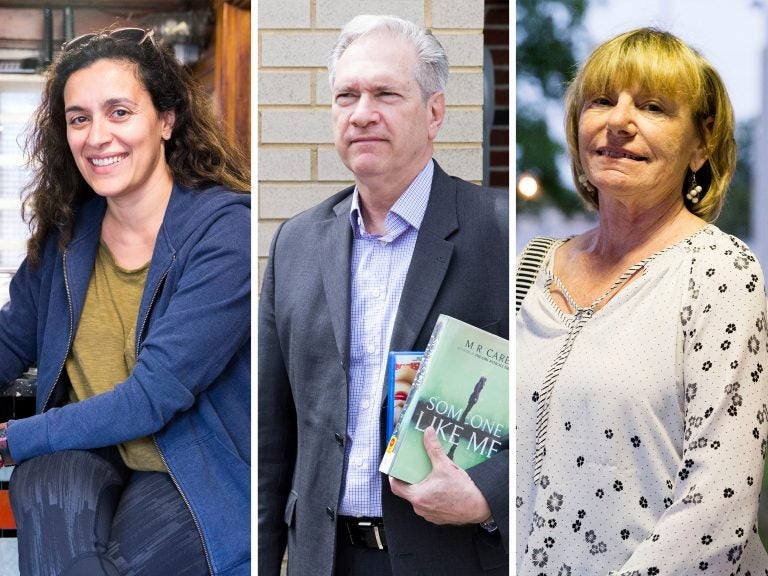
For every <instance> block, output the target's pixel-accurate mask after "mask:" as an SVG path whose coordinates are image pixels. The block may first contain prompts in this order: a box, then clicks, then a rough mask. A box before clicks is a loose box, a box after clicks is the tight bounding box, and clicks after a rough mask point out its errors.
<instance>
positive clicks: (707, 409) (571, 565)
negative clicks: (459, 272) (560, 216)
mask: <svg viewBox="0 0 768 576" xmlns="http://www.w3.org/2000/svg"><path fill="white" fill-rule="evenodd" d="M561 244H562V242H559V243H556V244H555V245H554V246H553V247H552V249H551V250H550V253H549V256H548V257H547V260H546V261H545V266H544V268H543V270H542V272H541V273H540V274H539V276H538V278H537V279H536V282H535V284H534V285H533V287H532V288H531V290H530V292H529V293H528V295H527V296H526V298H525V300H524V302H523V307H522V309H521V310H520V313H519V314H518V317H517V328H516V330H517V365H516V366H517V368H516V373H517V376H516V379H517V383H516V394H517V397H516V410H517V437H516V447H517V455H516V462H517V464H516V467H517V480H516V482H517V489H516V492H517V497H516V506H517V574H518V575H519V576H526V575H531V576H538V575H542V574H543V575H548V576H577V575H578V576H586V575H612V576H618V575H621V576H628V575H633V576H634V575H642V576H646V575H648V576H653V575H659V576H666V575H675V576H681V575H686V574H697V575H699V574H701V575H705V576H706V575H709V574H711V575H717V576H722V575H728V574H742V575H744V574H751V575H752V576H755V575H757V574H760V575H761V576H762V575H765V574H768V555H766V552H765V550H764V548H763V545H762V543H761V542H760V538H759V537H758V534H757V520H756V517H757V504H758V495H759V492H760V486H761V480H762V477H763V459H764V457H765V453H766V447H768V372H766V368H768V350H767V349H766V344H767V342H766V340H767V329H768V327H767V326H766V297H765V287H764V281H763V273H762V271H761V269H760V264H759V263H758V262H757V260H756V259H755V257H754V255H753V254H752V253H751V252H750V251H749V249H748V248H747V247H746V246H745V245H744V244H743V243H741V242H740V241H739V240H737V239H736V238H734V237H732V236H729V235H727V234H725V233H723V232H721V231H720V230H719V229H718V228H716V227H715V226H713V225H707V226H706V227H704V228H703V229H702V230H700V231H699V232H697V233H695V234H693V235H692V236H690V237H689V238H687V239H686V240H683V241H681V242H679V243H677V244H675V245H673V246H671V247H669V248H667V249H665V250H663V251H661V252H659V253H657V254H655V255H654V256H652V257H650V258H648V259H647V260H645V261H643V262H642V263H640V264H639V266H640V270H639V272H638V274H639V276H638V277H636V278H635V279H634V280H633V281H632V282H630V283H628V284H627V285H626V286H624V287H623V288H622V289H621V290H620V291H618V292H617V293H616V294H615V295H614V296H613V297H612V298H611V299H610V300H608V301H607V302H606V303H605V304H604V306H603V307H601V308H597V310H596V311H593V310H592V307H590V308H585V309H581V310H579V311H578V312H577V314H575V315H568V314H564V313H563V312H562V311H561V310H560V309H559V308H558V307H557V306H556V305H555V303H554V301H553V300H552V297H551V295H550V285H551V283H552V282H555V281H556V279H555V278H554V277H553V274H552V270H553V267H552V260H553V258H552V254H553V253H554V251H555V250H556V249H557V247H558V246H559V245H561ZM631 270H632V269H631ZM631 270H630V271H628V273H631ZM625 276H626V275H625Z"/></svg>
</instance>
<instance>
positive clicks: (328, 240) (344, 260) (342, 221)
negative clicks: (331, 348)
mask: <svg viewBox="0 0 768 576" xmlns="http://www.w3.org/2000/svg"><path fill="white" fill-rule="evenodd" d="M351 190H352V189H351V188H350V194H349V196H347V197H346V198H344V199H343V200H342V201H341V202H339V203H338V204H336V205H335V206H334V207H333V210H334V215H333V216H331V217H330V218H329V219H328V220H324V221H322V222H320V223H319V224H318V227H319V243H318V246H319V258H320V260H319V263H320V267H321V269H322V275H323V289H324V291H325V297H326V301H327V302H328V314H329V315H330V317H331V318H330V320H331V324H332V326H333V335H334V337H335V339H336V347H337V349H338V351H339V356H340V357H341V361H342V364H343V366H344V369H345V370H347V369H348V368H349V337H350V328H349V325H350V318H349V311H350V302H349V298H350V293H349V291H350V288H349V281H350V280H349V278H350V271H349V267H350V261H351V258H352V227H351V226H350V224H349V208H350V205H351V203H352V194H351Z"/></svg>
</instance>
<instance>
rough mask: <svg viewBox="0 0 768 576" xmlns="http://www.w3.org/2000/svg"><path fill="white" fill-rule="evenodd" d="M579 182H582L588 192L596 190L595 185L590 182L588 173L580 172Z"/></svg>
mask: <svg viewBox="0 0 768 576" xmlns="http://www.w3.org/2000/svg"><path fill="white" fill-rule="evenodd" d="M579 184H581V185H582V186H583V187H584V188H585V189H586V190H587V191H588V192H594V191H595V187H594V186H592V184H591V183H590V182H589V179H588V178H587V175H586V174H579Z"/></svg>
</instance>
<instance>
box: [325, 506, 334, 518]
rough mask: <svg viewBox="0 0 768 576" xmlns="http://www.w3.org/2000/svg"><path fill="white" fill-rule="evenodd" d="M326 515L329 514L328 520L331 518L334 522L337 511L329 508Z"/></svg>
mask: <svg viewBox="0 0 768 576" xmlns="http://www.w3.org/2000/svg"><path fill="white" fill-rule="evenodd" d="M325 513H326V514H328V518H330V519H331V520H334V519H335V518H336V511H335V510H334V509H333V508H331V507H330V506H328V507H327V508H326V509H325Z"/></svg>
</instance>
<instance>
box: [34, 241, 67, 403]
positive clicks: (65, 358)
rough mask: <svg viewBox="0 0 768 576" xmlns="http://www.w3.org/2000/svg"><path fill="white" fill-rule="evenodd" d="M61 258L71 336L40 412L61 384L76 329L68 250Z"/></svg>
mask: <svg viewBox="0 0 768 576" xmlns="http://www.w3.org/2000/svg"><path fill="white" fill-rule="evenodd" d="M61 258H62V265H61V266H62V269H63V270H64V290H65V292H66V293H67V306H68V308H69V337H68V339H67V353H66V354H64V359H63V360H62V361H61V364H60V365H59V372H58V374H57V375H56V380H54V381H53V386H51V389H50V390H49V391H48V396H47V397H46V399H45V402H44V403H43V406H42V408H41V410H40V412H45V411H46V409H47V407H48V403H49V402H50V401H51V396H52V395H53V391H54V390H56V387H57V386H58V385H59V380H61V373H62V372H63V371H64V365H65V364H66V363H67V356H69V350H70V349H71V348H72V336H73V334H74V330H75V310H74V306H72V290H71V288H70V287H69V277H68V276H67V250H64V253H63V254H62V257H61Z"/></svg>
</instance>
